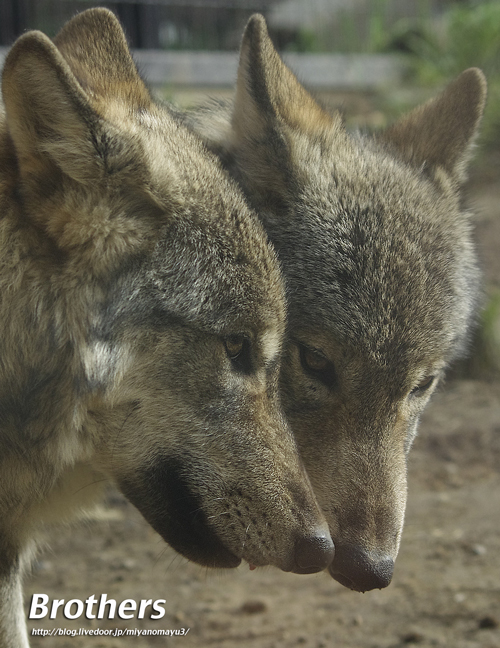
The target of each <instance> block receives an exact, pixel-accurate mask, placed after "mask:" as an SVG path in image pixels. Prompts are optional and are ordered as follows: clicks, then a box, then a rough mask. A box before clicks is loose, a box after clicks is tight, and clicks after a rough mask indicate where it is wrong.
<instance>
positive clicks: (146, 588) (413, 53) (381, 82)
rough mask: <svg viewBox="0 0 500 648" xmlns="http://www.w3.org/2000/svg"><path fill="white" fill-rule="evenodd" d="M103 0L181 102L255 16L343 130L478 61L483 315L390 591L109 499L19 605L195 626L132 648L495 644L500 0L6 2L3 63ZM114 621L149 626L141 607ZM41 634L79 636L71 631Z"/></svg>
mask: <svg viewBox="0 0 500 648" xmlns="http://www.w3.org/2000/svg"><path fill="white" fill-rule="evenodd" d="M97 5H100V6H106V7H108V8H109V9H111V10H112V11H114V12H115V13H116V14H117V16H118V17H119V19H120V20H121V22H122V24H123V25H124V28H125V31H126V33H127V36H128V39H129V42H130V44H131V46H132V48H133V50H134V56H135V58H136V61H137V63H138V66H139V68H140V70H141V71H142V72H143V74H144V76H145V77H146V79H147V80H148V81H149V83H150V85H151V86H152V88H153V89H154V91H155V92H157V93H158V94H159V95H161V96H162V97H163V98H166V99H168V100H170V101H172V102H174V103H176V104H178V105H179V106H181V107H183V106H192V105H194V104H197V103H199V102H202V101H204V100H205V98H206V97H207V96H209V95H210V96H215V97H222V98H224V97H227V98H230V97H231V95H232V92H233V88H234V83H235V78H236V70H237V63H238V47H239V42H240V38H241V34H242V31H243V28H244V25H245V23H246V21H247V20H248V18H249V17H250V15H251V14H252V13H255V12H260V13H262V14H264V16H265V17H266V19H267V22H268V25H269V29H270V33H271V36H272V38H273V40H274V42H275V44H276V46H277V47H278V49H279V50H280V52H281V54H282V56H283V57H284V59H285V61H286V62H287V63H288V64H289V65H290V66H291V67H292V69H293V70H294V72H295V73H296V74H297V76H298V77H299V79H300V80H301V81H302V82H303V83H304V84H305V85H306V86H307V87H308V88H309V89H310V90H311V91H312V92H313V94H314V95H315V96H316V97H318V99H319V100H320V101H321V102H322V103H323V104H324V105H325V106H326V107H328V108H330V109H339V110H341V112H342V113H343V115H344V117H345V120H346V123H347V126H348V127H349V128H351V129H361V130H368V131H371V130H376V129H379V128H384V127H385V126H386V125H387V124H389V123H390V122H392V121H393V120H395V119H396V118H397V117H398V116H400V115H401V114H402V113H403V112H404V111H406V110H409V109H411V108H412V107H414V106H416V105H418V104H419V103H421V102H423V101H425V100H427V99H428V98H430V97H432V96H434V95H435V94H436V93H437V92H439V90H440V89H441V88H442V87H443V86H444V85H445V84H446V83H447V82H448V81H450V80H451V79H452V78H453V77H454V76H456V75H458V74H459V73H460V72H462V71H463V70H464V69H466V68H468V67H471V66H478V67H480V68H482V69H483V71H484V72H485V74H486V76H487V79H488V89H489V95H488V103H487V107H486V113H485V117H484V121H483V125H482V129H481V135H480V137H479V139H478V145H477V148H476V154H475V157H474V161H473V163H472V165H471V169H470V180H469V182H468V184H467V186H466V187H465V190H464V200H465V203H466V204H467V205H470V206H471V207H472V213H473V216H472V224H473V227H474V230H475V237H476V242H477V247H478V253H479V257H480V260H481V265H482V269H483V275H484V287H483V293H484V295H483V309H482V310H481V312H480V314H479V315H478V326H477V328H476V332H475V335H474V339H473V341H472V344H471V349H470V354H469V357H468V359H467V360H464V361H463V362H461V363H460V364H459V365H458V366H456V367H455V368H454V369H453V370H452V371H451V372H450V374H449V379H448V381H447V383H446V384H445V385H444V386H443V387H442V388H441V389H440V391H439V393H438V394H436V396H435V397H434V398H433V401H432V404H431V405H430V407H429V408H428V410H427V411H426V413H425V415H424V417H423V421H422V425H421V428H420V433H419V437H418V438H417V440H416V443H415V445H414V449H413V450H412V452H411V454H410V459H409V476H410V485H409V502H408V513H407V522H406V526H405V531H404V534H403V541H402V547H401V552H400V557H399V558H398V561H397V566H396V573H395V577H394V580H393V583H392V584H391V586H390V587H389V588H387V590H384V591H382V592H378V591H377V592H369V593H367V594H365V595H364V596H362V597H361V596H360V595H359V594H356V593H353V592H350V591H348V590H346V589H345V588H343V587H341V586H340V585H339V584H338V583H334V582H333V581H332V580H331V579H329V578H328V577H325V576H324V575H318V576H310V577H309V576H307V577H291V576H289V575H287V574H282V573H278V572H276V571H275V570H269V571H266V570H257V571H256V572H252V573H251V574H250V573H249V572H248V571H245V570H242V569H238V570H237V571H236V572H232V573H231V574H228V575H221V574H217V575H215V576H213V575H212V574H210V575H209V574H207V573H206V571H205V570H202V569H201V568H198V567H196V566H195V565H192V564H186V562H185V561H184V560H183V559H180V558H179V557H178V556H176V555H175V554H174V552H173V551H171V550H170V549H169V548H168V547H166V546H165V545H164V543H162V542H161V541H160V540H159V538H158V536H156V534H154V532H153V531H152V530H151V528H150V527H148V525H147V524H146V523H145V522H144V521H143V520H142V518H141V517H140V516H139V515H138V514H137V512H135V511H134V509H133V508H132V507H131V506H130V505H129V504H127V503H126V502H125V500H123V498H121V497H119V496H118V495H114V496H110V498H109V499H108V501H107V502H106V504H105V506H103V507H102V509H100V510H98V511H97V512H96V513H95V515H93V516H91V517H90V519H89V521H88V524H87V526H84V527H77V528H76V529H75V530H68V531H65V532H62V533H60V534H58V535H57V537H52V538H51V546H52V550H48V551H47V552H45V553H44V554H43V555H42V557H41V558H40V560H39V561H38V562H37V564H36V567H35V570H34V574H33V576H32V577H31V579H30V580H29V581H28V583H27V597H26V600H29V594H30V592H46V593H47V594H49V595H50V597H51V598H63V597H65V598H66V599H70V598H74V597H76V598H80V599H82V600H84V599H85V598H86V597H87V596H89V595H90V594H92V593H95V594H97V595H99V593H100V592H108V594H109V596H110V597H111V596H114V597H115V598H116V599H119V600H122V599H125V598H133V599H141V598H145V599H148V598H153V599H158V598H165V599H167V601H168V605H167V608H168V609H167V615H166V617H165V619H164V620H163V621H164V623H163V622H162V623H163V625H162V626H161V627H170V628H179V627H189V628H190V629H191V630H190V633H189V635H187V636H185V637H184V636H183V637H182V639H180V638H179V639H174V638H172V639H162V640H161V641H160V640H159V638H158V641H156V642H155V640H154V639H148V640H145V639H144V640H141V639H139V638H138V639H137V642H136V643H134V645H136V646H137V647H138V648H146V647H147V648H149V647H150V646H153V645H162V646H173V645H174V642H175V643H179V642H182V645H183V646H185V647H186V648H189V647H191V646H192V647H196V648H198V647H200V648H201V647H202V646H215V647H216V648H236V647H238V648H239V647H240V646H246V647H251V648H289V647H291V646H300V647H301V648H330V647H333V646H335V647H336V648H396V647H404V646H408V645H413V644H418V646H419V648H431V647H435V646H442V647H443V648H500V612H499V610H500V585H499V582H500V581H499V576H500V514H499V510H500V507H499V502H500V0H482V1H481V0H476V1H473V0H468V1H465V0H135V1H132V0H130V1H122V2H102V3H95V2H90V1H85V0H0V64H1V59H2V57H3V56H4V55H5V53H6V51H7V50H8V47H9V46H10V45H11V44H12V43H13V41H14V40H15V38H16V37H17V36H18V35H20V34H21V33H22V32H23V31H25V30H26V29H32V28H36V29H40V30H42V31H44V32H45V33H46V34H48V35H49V36H53V35H55V34H56V33H57V31H58V30H59V29H60V28H61V26H62V25H63V24H64V23H65V22H66V21H67V20H68V19H69V18H71V17H72V16H73V15H74V14H75V13H76V12H78V11H82V10H84V9H87V8H89V7H91V6H97ZM60 625H61V622H60V621H51V620H44V622H43V625H42V623H37V624H34V623H32V624H31V626H33V627H36V628H39V627H43V628H48V629H51V628H54V627H58V626H60ZM64 625H66V626H67V627H74V628H75V629H77V628H78V627H80V626H82V622H80V621H78V622H70V621H67V622H66V621H65V622H64ZM84 625H86V626H88V627H97V626H96V622H95V621H92V620H88V621H85V622H84ZM117 625H119V624H117V623H116V622H115V621H112V622H110V624H109V627H110V628H112V627H115V626H117ZM31 626H30V627H31ZM122 626H123V627H127V628H130V627H141V628H149V627H151V628H157V627H159V625H158V623H156V624H155V622H153V621H148V620H147V619H146V620H143V621H141V622H140V623H139V622H136V621H134V622H130V623H126V624H122ZM99 627H101V626H99ZM103 627H104V626H103ZM32 645H33V647H34V648H38V647H40V648H41V647H42V646H45V645H46V640H45V639H44V638H38V637H33V638H32ZM51 645H54V646H56V647H57V648H88V644H87V643H86V640H84V638H78V637H76V638H73V639H71V640H70V639H60V640H57V639H54V643H53V644H52V643H51ZM92 645H93V646H94V648H118V647H120V646H123V645H128V644H127V643H126V642H125V641H123V642H117V640H113V639H109V640H108V639H105V638H102V639H99V640H98V639H95V642H93V643H92ZM179 645H180V644H179Z"/></svg>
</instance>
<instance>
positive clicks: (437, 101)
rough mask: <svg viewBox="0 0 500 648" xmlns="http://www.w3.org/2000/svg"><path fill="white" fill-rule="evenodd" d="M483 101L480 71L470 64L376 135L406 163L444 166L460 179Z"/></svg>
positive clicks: (484, 83) (483, 89)
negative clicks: (442, 88)
mask: <svg viewBox="0 0 500 648" xmlns="http://www.w3.org/2000/svg"><path fill="white" fill-rule="evenodd" d="M485 101H486V79H485V77H484V74H483V73H482V72H481V70H478V69H477V68H471V69H469V70H466V71H465V72H462V74H461V75H460V76H459V77H458V78H457V79H455V81H453V82H452V83H451V84H450V85H449V86H448V87H447V88H446V89H445V90H444V92H442V94H440V95H439V96H438V97H436V98H434V99H431V100H430V101H429V102H427V103H425V104H423V105H422V106H420V107H418V108H416V109H415V110H413V111H412V112H410V113H408V115H406V116H405V117H403V118H402V119H401V120H399V121H398V122H396V123H395V124H394V125H393V126H391V127H389V128H388V129H387V130H386V131H385V132H384V133H383V134H382V135H381V136H380V139H381V141H382V142H385V143H388V144H389V145H390V146H391V147H393V148H394V149H395V150H396V151H398V152H399V154H400V155H401V156H402V157H403V159H405V160H406V161H407V162H409V163H410V164H413V165H415V166H417V167H422V166H423V167H424V168H426V167H427V168H429V169H431V170H437V169H438V168H441V169H444V171H445V172H446V173H447V174H448V175H449V176H450V177H451V179H452V181H453V182H454V183H461V182H463V181H464V179H465V170H466V166H467V162H468V161H469V157H470V153H471V149H472V145H473V143H474V139H475V136H476V133H477V129H478V126H479V122H480V121H481V117H482V114H483V110H484V104H485Z"/></svg>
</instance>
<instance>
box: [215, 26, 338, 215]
mask: <svg viewBox="0 0 500 648" xmlns="http://www.w3.org/2000/svg"><path fill="white" fill-rule="evenodd" d="M340 130H343V126H342V120H341V118H340V116H339V115H336V116H331V115H329V114H328V113H327V112H325V111H324V110H323V109H322V108H321V107H320V106H319V105H318V103H317V102H316V101H315V100H314V99H313V97H312V96H311V95H310V94H309V93H308V92H307V91H306V90H305V88H304V87H303V86H302V85H301V84H300V83H299V81H298V80H297V78H296V77H295V75H294V74H293V73H292V72H291V70H290V69H289V68H288V67H287V66H286V65H285V64H284V63H283V61H282V60H281V58H280V57H279V55H278V53H277V52H276V50H275V48H274V46H273V44H272V41H271V39H270V38H269V34H268V32H267V28H266V23H265V20H264V18H263V17H262V16H260V15H258V14H256V15H254V16H252V18H250V20H249V22H248V24H247V26H246V29H245V32H244V34H243V40H242V44H241V52H240V63H239V68H238V79H237V85H236V97H235V102H234V109H233V114H232V118H231V130H230V132H229V134H228V135H227V136H226V137H227V144H226V146H227V148H228V149H229V151H230V153H231V155H233V156H234V159H235V161H236V164H237V165H238V168H239V170H240V172H241V174H242V181H243V183H244V184H247V185H248V186H249V187H251V189H252V192H251V193H252V195H253V196H254V197H255V198H256V201H258V202H257V205H256V206H258V207H261V206H262V205H266V206H267V207H269V206H271V205H272V209H273V211H274V212H275V213H276V212H278V211H280V210H286V209H287V205H286V203H287V197H288V195H289V192H290V188H291V186H293V184H294V182H293V173H292V172H291V169H293V168H294V162H293V156H294V147H295V146H296V144H297V142H298V140H297V138H296V137H295V135H299V136H300V135H301V134H302V135H305V136H307V137H312V138H323V137H325V136H328V137H330V136H331V135H332V133H336V132H338V131H340ZM299 139H300V138H299ZM288 169H290V172H289V171H288Z"/></svg>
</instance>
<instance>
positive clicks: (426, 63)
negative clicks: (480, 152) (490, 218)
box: [411, 0, 500, 150]
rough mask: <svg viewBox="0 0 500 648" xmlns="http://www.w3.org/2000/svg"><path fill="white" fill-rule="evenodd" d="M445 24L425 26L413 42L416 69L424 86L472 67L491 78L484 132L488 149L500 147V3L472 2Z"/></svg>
mask: <svg viewBox="0 0 500 648" xmlns="http://www.w3.org/2000/svg"><path fill="white" fill-rule="evenodd" d="M442 18H443V19H442V22H440V23H438V25H436V22H435V21H430V20H428V21H427V25H425V24H424V28H423V31H422V32H421V34H420V37H418V38H414V39H413V41H412V42H411V50H412V54H413V63H414V70H415V75H416V78H417V80H418V81H419V82H420V83H421V84H423V85H434V84H438V83H443V82H445V81H447V80H449V79H451V78H453V77H454V76H456V75H458V74H460V72H462V71H463V70H465V69H467V68H469V67H479V68H481V69H482V70H483V72H484V73H485V74H486V77H487V79H488V104H487V107H486V111H485V116H484V121H483V126H482V130H481V144H482V147H484V149H485V150H488V149H490V150H492V149H498V147H499V145H500V2H499V1H498V0H486V1H484V0H483V1H482V2H469V3H467V4H463V5H462V4H461V5H456V6H453V7H452V8H450V9H449V10H448V11H447V12H446V13H445V14H444V15H443V17H442Z"/></svg>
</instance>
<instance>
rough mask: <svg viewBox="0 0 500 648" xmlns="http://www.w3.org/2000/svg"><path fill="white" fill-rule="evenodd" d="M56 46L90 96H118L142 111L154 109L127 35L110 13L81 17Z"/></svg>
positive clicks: (66, 28)
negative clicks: (149, 108)
mask: <svg viewBox="0 0 500 648" xmlns="http://www.w3.org/2000/svg"><path fill="white" fill-rule="evenodd" d="M54 43H55V44H56V46H57V48H58V49H59V51H60V52H61V54H62V55H63V57H64V58H65V59H66V61H67V63H68V64H69V66H70V68H71V70H72V72H73V74H74V75H75V77H76V78H77V80H78V82H79V83H80V85H81V86H82V88H83V89H84V90H85V91H86V92H88V93H89V94H91V95H92V94H98V95H100V96H105V97H110V96H114V97H116V98H119V99H122V100H123V101H125V102H127V104H128V105H132V106H137V107H138V108H141V107H147V106H149V105H150V103H151V100H150V95H149V92H148V90H147V89H146V87H145V85H144V83H143V81H142V79H141V78H140V76H139V74H138V72H137V68H136V66H135V63H134V61H133V59H132V56H131V54H130V50H129V48H128V45H127V40H126V38H125V34H124V33H123V30H122V28H121V25H120V23H119V21H118V19H117V18H116V17H115V15H114V14H113V13H112V12H111V11H109V10H108V9H102V8H97V9H88V10H87V11H84V12H82V13H80V14H78V15H77V16H75V18H73V19H72V20H70V21H69V22H68V23H67V24H66V25H65V26H64V27H63V28H62V29H61V31H60V32H59V34H58V35H57V36H56V37H55V38H54Z"/></svg>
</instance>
